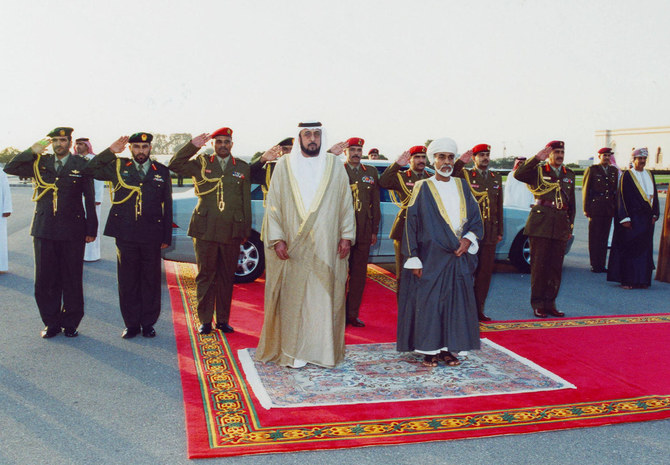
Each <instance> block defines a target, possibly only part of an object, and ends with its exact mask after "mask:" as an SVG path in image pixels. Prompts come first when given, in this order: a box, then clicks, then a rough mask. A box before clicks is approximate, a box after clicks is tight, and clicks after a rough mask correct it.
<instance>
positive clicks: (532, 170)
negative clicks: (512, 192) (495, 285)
mask: <svg viewBox="0 0 670 465" xmlns="http://www.w3.org/2000/svg"><path fill="white" fill-rule="evenodd" d="M564 157H565V144H564V143H563V141H552V142H549V144H547V146H546V147H545V148H544V149H542V150H540V151H539V152H538V153H537V155H535V156H534V157H531V158H529V159H528V160H526V162H524V164H522V165H521V166H519V168H517V170H516V171H515V173H514V177H515V178H516V179H518V180H519V181H522V182H525V183H526V184H528V186H529V188H530V189H531V191H532V192H533V195H534V197H535V205H534V206H533V207H532V208H531V210H530V213H529V214H528V221H527V222H526V228H525V229H524V234H526V235H527V236H528V237H529V238H530V286H531V291H530V304H531V306H532V307H533V313H534V315H535V316H536V317H538V318H546V317H547V316H548V315H551V316H564V315H565V314H564V313H563V312H559V311H558V310H557V309H556V302H555V301H556V296H557V295H558V290H559V289H560V287H561V274H562V273H563V257H564V256H565V248H566V246H567V244H568V240H569V239H570V237H572V229H573V227H574V223H575V173H574V172H573V171H572V170H571V169H569V168H567V167H565V166H564V165H563V158H564ZM547 159H548V163H543V162H544V161H545V160H547Z"/></svg>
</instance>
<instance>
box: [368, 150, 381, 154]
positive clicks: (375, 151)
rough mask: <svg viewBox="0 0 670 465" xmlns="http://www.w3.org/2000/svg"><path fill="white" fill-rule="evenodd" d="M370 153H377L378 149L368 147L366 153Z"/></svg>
mask: <svg viewBox="0 0 670 465" xmlns="http://www.w3.org/2000/svg"><path fill="white" fill-rule="evenodd" d="M371 153H379V149H370V151H369V152H368V155H370V154H371Z"/></svg>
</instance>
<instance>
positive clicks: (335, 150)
mask: <svg viewBox="0 0 670 465" xmlns="http://www.w3.org/2000/svg"><path fill="white" fill-rule="evenodd" d="M345 148H347V143H346V142H338V143H337V144H335V145H333V146H332V147H331V148H330V149H328V151H329V152H330V153H332V154H333V155H342V152H344V149H345Z"/></svg>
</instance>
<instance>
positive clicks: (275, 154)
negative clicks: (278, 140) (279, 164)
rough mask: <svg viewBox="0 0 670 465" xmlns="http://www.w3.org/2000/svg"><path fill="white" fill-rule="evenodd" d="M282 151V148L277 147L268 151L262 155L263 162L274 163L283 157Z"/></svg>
mask: <svg viewBox="0 0 670 465" xmlns="http://www.w3.org/2000/svg"><path fill="white" fill-rule="evenodd" d="M281 154H282V149H281V147H280V146H278V145H275V146H274V147H272V148H270V149H268V150H266V151H265V153H263V155H261V161H262V162H263V163H266V162H268V161H274V160H276V159H277V158H279V157H281Z"/></svg>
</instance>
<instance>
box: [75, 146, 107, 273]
mask: <svg viewBox="0 0 670 465" xmlns="http://www.w3.org/2000/svg"><path fill="white" fill-rule="evenodd" d="M74 149H75V153H76V154H77V155H79V156H81V157H84V158H86V159H87V160H91V159H93V157H95V153H93V146H92V145H91V142H90V141H89V140H88V138H86V137H80V138H79V139H77V140H76V141H75V145H74ZM93 189H94V190H95V214H96V215H98V235H97V236H96V237H95V240H94V241H93V242H89V243H87V244H86V248H85V249H84V261H85V262H97V261H98V260H100V238H101V237H102V225H103V223H104V221H102V218H101V216H100V214H101V213H102V194H103V192H104V190H105V181H99V180H97V179H94V180H93Z"/></svg>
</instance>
